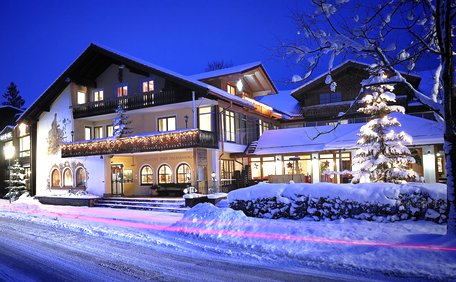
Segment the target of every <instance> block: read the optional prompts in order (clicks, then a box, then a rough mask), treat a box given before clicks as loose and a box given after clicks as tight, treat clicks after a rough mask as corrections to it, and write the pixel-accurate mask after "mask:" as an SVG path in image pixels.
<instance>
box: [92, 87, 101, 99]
mask: <svg viewBox="0 0 456 282" xmlns="http://www.w3.org/2000/svg"><path fill="white" fill-rule="evenodd" d="M100 94H101V95H100ZM100 97H101V98H100ZM103 100H104V90H103V88H99V89H94V90H92V101H93V102H101V101H103Z"/></svg>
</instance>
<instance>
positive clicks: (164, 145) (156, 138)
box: [61, 129, 217, 157]
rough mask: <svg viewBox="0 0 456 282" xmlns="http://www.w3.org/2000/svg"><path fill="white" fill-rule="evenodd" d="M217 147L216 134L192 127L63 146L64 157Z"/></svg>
mask: <svg viewBox="0 0 456 282" xmlns="http://www.w3.org/2000/svg"><path fill="white" fill-rule="evenodd" d="M199 146H202V147H209V148H216V147H217V143H216V140H215V134H214V133H212V132H206V131H201V130H197V129H191V130H187V131H179V132H169V133H160V134H155V135H149V136H132V137H125V138H119V139H114V138H108V139H103V140H94V141H86V142H78V143H66V144H63V145H62V147H61V150H62V157H75V156H90V155H107V154H118V153H136V152H152V151H164V150H173V149H180V148H189V147H199Z"/></svg>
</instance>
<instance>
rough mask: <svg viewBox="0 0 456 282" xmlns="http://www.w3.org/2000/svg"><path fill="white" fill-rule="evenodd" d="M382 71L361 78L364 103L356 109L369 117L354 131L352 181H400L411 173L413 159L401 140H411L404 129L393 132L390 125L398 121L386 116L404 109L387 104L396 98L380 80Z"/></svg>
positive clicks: (392, 126) (396, 124)
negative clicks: (356, 139)
mask: <svg viewBox="0 0 456 282" xmlns="http://www.w3.org/2000/svg"><path fill="white" fill-rule="evenodd" d="M384 80H385V76H384V74H383V72H382V71H380V72H379V73H378V75H377V76H371V77H370V78H369V79H367V80H364V81H363V88H362V90H361V91H364V93H365V96H364V97H363V99H362V100H361V102H362V103H363V104H364V105H363V107H361V108H360V109H359V110H358V111H359V112H362V113H364V114H366V115H368V116H369V117H370V120H369V121H368V122H367V123H366V124H365V125H363V126H362V127H361V129H360V133H359V134H358V135H359V137H360V139H359V140H358V145H359V146H360V148H359V149H358V150H357V151H356V154H355V156H354V158H353V170H354V178H353V182H355V183H357V182H392V183H402V182H405V181H406V179H407V178H409V177H413V176H415V172H413V170H411V169H409V168H408V166H409V164H411V163H415V159H414V158H413V157H412V155H411V153H410V150H409V149H408V148H407V147H406V146H405V144H404V143H408V144H411V142H412V140H411V137H410V136H409V135H408V134H406V133H405V132H403V131H401V132H399V133H397V132H396V131H394V129H393V128H397V127H399V126H401V124H400V122H399V121H398V120H397V119H396V118H393V117H391V116H390V113H392V112H399V113H404V107H402V106H395V105H389V103H393V102H395V101H396V95H395V94H394V93H393V92H392V91H393V90H394V87H393V85H391V84H383V82H384Z"/></svg>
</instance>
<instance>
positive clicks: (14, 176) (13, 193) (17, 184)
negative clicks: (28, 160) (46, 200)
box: [5, 160, 27, 201]
mask: <svg viewBox="0 0 456 282" xmlns="http://www.w3.org/2000/svg"><path fill="white" fill-rule="evenodd" d="M9 173H10V178H9V179H10V180H6V182H7V183H8V188H7V189H8V190H9V191H8V193H6V195H5V198H9V199H10V201H15V200H17V199H18V198H19V197H20V196H21V195H22V194H23V193H25V192H26V191H27V187H26V180H25V169H24V168H23V167H22V166H21V164H20V163H19V161H18V160H15V161H14V164H12V165H11V166H10V168H9Z"/></svg>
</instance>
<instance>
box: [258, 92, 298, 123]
mask: <svg viewBox="0 0 456 282" xmlns="http://www.w3.org/2000/svg"><path fill="white" fill-rule="evenodd" d="M291 91H292V90H280V91H279V93H278V94H271V95H265V96H258V97H255V100H257V101H258V102H261V103H264V104H266V105H268V106H271V107H272V108H274V109H275V110H277V111H279V112H281V113H284V114H286V115H288V116H290V117H296V116H301V106H300V105H299V102H298V101H297V100H296V99H295V98H294V97H293V96H291Z"/></svg>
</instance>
